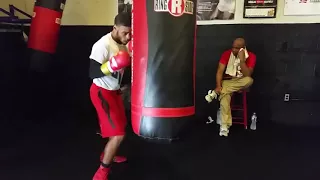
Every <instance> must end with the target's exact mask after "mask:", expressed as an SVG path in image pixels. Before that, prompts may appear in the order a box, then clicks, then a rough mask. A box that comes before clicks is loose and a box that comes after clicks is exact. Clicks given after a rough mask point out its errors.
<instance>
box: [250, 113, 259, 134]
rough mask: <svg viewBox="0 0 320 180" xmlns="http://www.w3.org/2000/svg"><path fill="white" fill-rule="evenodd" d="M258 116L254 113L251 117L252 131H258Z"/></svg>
mask: <svg viewBox="0 0 320 180" xmlns="http://www.w3.org/2000/svg"><path fill="white" fill-rule="evenodd" d="M257 118H258V117H257V114H256V113H255V112H254V113H253V114H252V116H251V125H250V129H251V130H256V129H257Z"/></svg>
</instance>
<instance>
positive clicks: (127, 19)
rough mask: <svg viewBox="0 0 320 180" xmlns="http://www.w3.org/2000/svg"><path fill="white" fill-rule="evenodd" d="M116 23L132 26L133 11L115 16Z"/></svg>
mask: <svg viewBox="0 0 320 180" xmlns="http://www.w3.org/2000/svg"><path fill="white" fill-rule="evenodd" d="M114 24H115V25H116V26H126V27H131V13H128V12H121V13H119V14H118V15H116V17H115V18H114Z"/></svg>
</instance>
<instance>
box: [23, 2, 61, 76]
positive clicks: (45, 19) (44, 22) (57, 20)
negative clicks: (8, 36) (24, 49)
mask: <svg viewBox="0 0 320 180" xmlns="http://www.w3.org/2000/svg"><path fill="white" fill-rule="evenodd" d="M65 3H66V0H54V1H53V0H36V1H35V5H34V11H33V17H32V21H31V26H30V33H29V40H28V47H29V48H30V49H31V52H30V58H31V60H30V68H31V69H33V70H36V71H47V69H48V68H49V66H50V62H51V61H52V60H53V55H54V53H55V52H56V48H57V43H58V38H59V32H60V24H61V18H62V13H63V10H64V6H65Z"/></svg>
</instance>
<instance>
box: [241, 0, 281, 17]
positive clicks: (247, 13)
mask: <svg viewBox="0 0 320 180" xmlns="http://www.w3.org/2000/svg"><path fill="white" fill-rule="evenodd" d="M276 14H277V0H245V1H244V8H243V18H276Z"/></svg>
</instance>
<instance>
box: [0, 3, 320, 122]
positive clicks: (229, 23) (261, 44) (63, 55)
mask: <svg viewBox="0 0 320 180" xmlns="http://www.w3.org/2000/svg"><path fill="white" fill-rule="evenodd" d="M3 2H4V1H3V0H2V1H1V2H0V3H1V4H0V5H1V7H2V4H3ZM33 3H34V1H33V0H14V1H13V0H10V4H14V5H15V6H17V7H19V8H21V9H22V10H25V11H27V12H30V14H31V13H32V9H33ZM283 3H284V1H280V0H279V1H278V8H277V18H275V19H254V20H252V19H244V18H242V16H243V15H242V14H243V0H237V4H236V7H237V8H236V15H235V19H234V20H225V21H224V20H215V21H211V22H201V23H199V26H198V37H197V79H196V88H197V91H196V95H197V98H196V101H197V103H196V107H197V108H196V110H197V115H198V116H199V117H202V118H201V119H200V120H201V121H206V116H207V115H208V112H206V111H205V109H207V103H206V102H205V100H204V96H205V94H206V93H207V91H208V90H209V89H210V88H214V86H215V73H216V68H217V63H218V60H219V58H220V56H221V54H222V52H223V51H224V50H226V49H228V48H230V47H231V43H232V41H233V39H234V38H236V37H239V36H242V37H244V38H245V39H246V40H247V47H248V49H249V50H251V51H253V52H254V53H255V54H256V55H257V66H256V69H255V72H254V79H255V82H254V84H253V86H252V88H251V89H250V92H249V95H248V98H249V116H250V115H251V114H252V112H257V114H258V120H259V121H260V123H263V122H269V121H272V122H276V123H283V124H294V125H308V126H319V125H320V122H319V121H318V120H317V117H318V116H319V115H320V112H319V111H318V109H317V106H319V105H320V103H319V100H320V95H319V94H318V93H317V92H318V91H319V90H320V84H319V82H320V81H319V67H320V63H319V62H320V61H319V55H320V46H319V44H320V24H318V23H320V18H319V16H283V5H284V4H283ZM4 4H6V3H4ZM8 4H9V3H7V4H6V5H5V6H8ZM23 7H25V9H23ZM85 7H86V8H85ZM116 13H117V0H99V1H98V0H96V1H87V0H69V1H67V4H66V7H65V11H64V16H63V19H62V25H63V26H62V27H61V33H60V40H59V46H58V52H57V58H56V62H57V63H56V68H57V69H56V71H54V72H56V74H54V72H53V73H52V74H53V75H52V76H55V77H58V78H59V87H57V88H56V89H58V91H59V93H60V94H59V95H53V96H55V97H56V98H55V100H56V101H59V102H60V104H64V105H66V104H67V105H69V106H70V107H72V108H74V109H76V111H77V112H79V115H80V116H81V115H84V114H83V113H86V112H88V109H90V108H91V103H90V99H89V93H88V89H89V86H90V83H91V82H90V80H89V78H88V67H89V58H88V57H89V54H90V51H91V47H92V45H93V43H94V42H95V41H97V40H98V39H99V38H100V37H101V36H103V35H104V34H106V33H108V32H109V31H111V30H112V24H113V18H114V16H115V15H116ZM70 82H72V83H70ZM51 88H52V86H51ZM285 93H289V94H290V98H291V99H292V101H289V102H284V94H285ZM61 95H66V96H61ZM66 97H67V98H66ZM317 100H318V101H317ZM75 104H76V106H74V105H75ZM212 114H215V109H212ZM85 115H89V116H91V115H92V114H85Z"/></svg>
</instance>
